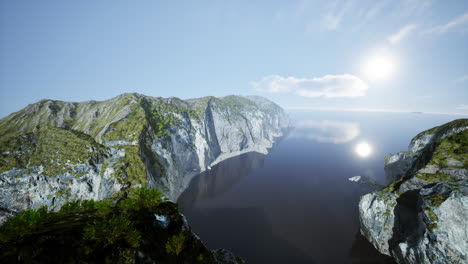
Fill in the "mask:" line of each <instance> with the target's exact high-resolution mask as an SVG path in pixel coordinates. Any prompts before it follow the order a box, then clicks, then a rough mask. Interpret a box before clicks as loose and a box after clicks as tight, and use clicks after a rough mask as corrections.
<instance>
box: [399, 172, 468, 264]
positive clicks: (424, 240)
mask: <svg viewBox="0 0 468 264" xmlns="http://www.w3.org/2000/svg"><path fill="white" fill-rule="evenodd" d="M417 208H418V211H419V213H418V218H417V228H415V229H414V230H413V232H414V233H413V234H409V235H408V236H407V237H406V238H404V239H403V240H402V241H399V242H398V244H397V245H396V247H395V248H394V249H393V256H394V257H395V258H396V260H397V261H398V262H399V263H467V262H468V235H467V232H468V220H467V219H468V181H466V180H465V181H458V182H450V183H449V182H440V183H438V184H436V185H435V186H433V187H426V188H422V189H421V190H420V191H419V196H418V206H417Z"/></svg>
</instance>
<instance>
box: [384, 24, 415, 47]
mask: <svg viewBox="0 0 468 264" xmlns="http://www.w3.org/2000/svg"><path fill="white" fill-rule="evenodd" d="M417 27H418V26H417V25H415V24H409V25H406V26H404V27H402V28H401V29H400V30H399V31H398V32H396V33H395V34H393V35H391V36H389V37H388V41H389V42H390V43H391V44H398V43H400V42H401V41H402V40H403V39H404V38H405V37H407V36H408V35H410V34H411V32H413V31H414V30H415V29H416V28H417Z"/></svg>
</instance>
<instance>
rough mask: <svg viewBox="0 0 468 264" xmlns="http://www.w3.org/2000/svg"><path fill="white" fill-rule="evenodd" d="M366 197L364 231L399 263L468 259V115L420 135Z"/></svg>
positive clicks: (363, 201)
mask: <svg viewBox="0 0 468 264" xmlns="http://www.w3.org/2000/svg"><path fill="white" fill-rule="evenodd" d="M385 172H386V176H387V177H388V178H389V180H390V181H391V183H390V184H389V185H388V186H387V187H385V188H383V189H382V190H379V191H375V192H372V193H370V194H367V195H364V196H363V197H361V200H360V203H359V213H360V222H361V233H362V234H363V235H364V236H365V237H366V238H367V239H368V240H369V241H370V242H371V243H372V244H373V245H374V246H375V247H376V248H377V249H378V250H379V251H380V252H382V253H384V254H387V255H391V256H393V257H394V258H395V259H396V260H397V262H399V263H467V262H468V119H460V120H455V121H452V122H450V123H447V124H445V125H442V126H439V127H435V128H433V129H430V130H427V131H424V132H422V133H420V134H418V135H417V136H416V137H414V138H413V139H412V140H411V144H410V146H409V148H408V151H406V152H400V153H398V154H395V155H393V156H391V157H389V158H388V159H387V160H386V164H385Z"/></svg>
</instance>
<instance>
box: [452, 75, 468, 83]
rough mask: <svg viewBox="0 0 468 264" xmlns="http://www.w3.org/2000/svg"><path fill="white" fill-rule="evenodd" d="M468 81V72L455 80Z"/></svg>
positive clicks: (457, 81) (456, 81)
mask: <svg viewBox="0 0 468 264" xmlns="http://www.w3.org/2000/svg"><path fill="white" fill-rule="evenodd" d="M466 81H468V74H465V75H463V76H461V77H460V78H457V79H455V80H453V82H454V83H462V82H466Z"/></svg>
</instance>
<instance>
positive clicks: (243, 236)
mask: <svg viewBox="0 0 468 264" xmlns="http://www.w3.org/2000/svg"><path fill="white" fill-rule="evenodd" d="M290 115H291V117H292V119H293V120H294V123H295V124H296V128H295V129H294V130H293V131H291V132H290V133H289V134H288V135H287V136H285V137H283V138H282V139H281V141H280V142H279V143H277V144H276V146H274V147H273V148H272V149H271V151H270V154H268V155H267V156H265V155H261V154H258V153H247V154H244V155H241V156H238V157H234V158H231V159H229V160H226V161H224V162H222V163H220V164H218V165H217V166H214V167H213V168H212V170H210V171H207V172H204V173H202V174H200V175H198V176H197V177H195V178H194V179H193V181H192V182H191V184H190V186H189V187H188V189H187V190H186V191H185V192H184V193H183V194H182V195H181V197H180V198H179V201H178V204H179V206H180V209H181V211H182V212H183V213H184V214H185V215H186V217H187V218H188V221H189V223H190V224H191V226H192V228H193V230H194V231H195V233H197V234H198V235H199V236H200V237H201V238H202V239H203V241H204V242H205V244H206V245H207V246H208V247H209V248H226V249H229V250H231V251H233V252H234V253H236V254H238V255H240V256H242V257H243V258H244V259H245V260H246V261H247V263H254V264H256V263H393V262H392V261H391V259H389V258H388V257H386V256H383V255H381V254H379V253H378V252H377V251H376V250H375V249H373V247H372V246H371V245H370V244H369V243H368V242H367V241H366V240H365V239H364V238H363V237H362V236H361V235H360V234H359V219H358V202H359V197H360V196H361V195H363V194H365V193H366V192H368V191H370V190H369V189H367V188H365V187H363V186H359V185H357V184H355V183H352V182H349V181H348V180H347V179H348V178H349V177H352V176H355V175H365V176H367V177H371V178H373V179H375V180H377V181H379V182H381V183H383V182H384V181H385V178H384V171H383V163H384V162H383V160H384V157H385V156H386V155H388V154H389V153H396V152H398V151H403V150H406V149H407V146H408V143H409V141H410V139H411V138H412V137H413V136H415V135H416V134H417V133H419V132H421V131H423V130H425V129H428V128H431V127H434V126H437V125H441V124H443V123H446V122H449V121H451V120H454V119H456V118H457V117H454V116H443V115H426V114H416V113H414V114H413V113H411V114H410V113H405V114H404V113H351V112H346V113H341V112H292V113H291V114H290ZM359 142H367V143H368V144H370V145H371V147H372V153H371V155H369V156H368V157H360V156H359V155H357V154H356V152H355V150H354V148H355V145H356V144H357V143H359Z"/></svg>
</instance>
